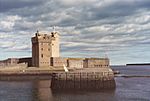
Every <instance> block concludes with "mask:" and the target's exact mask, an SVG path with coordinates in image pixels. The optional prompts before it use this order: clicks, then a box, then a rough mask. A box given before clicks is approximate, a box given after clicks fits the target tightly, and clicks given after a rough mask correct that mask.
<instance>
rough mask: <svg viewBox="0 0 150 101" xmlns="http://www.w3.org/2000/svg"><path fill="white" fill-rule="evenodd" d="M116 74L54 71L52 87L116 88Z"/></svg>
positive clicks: (72, 88) (60, 88)
mask: <svg viewBox="0 0 150 101" xmlns="http://www.w3.org/2000/svg"><path fill="white" fill-rule="evenodd" d="M115 86H116V84H115V80H114V75H113V74H112V73H110V72H72V73H54V74H53V77H52V83H51V88H52V89H54V90H78V89H80V90H101V89H114V88H115Z"/></svg>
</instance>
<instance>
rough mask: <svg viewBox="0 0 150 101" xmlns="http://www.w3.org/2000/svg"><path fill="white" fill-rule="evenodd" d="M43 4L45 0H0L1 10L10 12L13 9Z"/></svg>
mask: <svg viewBox="0 0 150 101" xmlns="http://www.w3.org/2000/svg"><path fill="white" fill-rule="evenodd" d="M41 4H43V0H0V12H8V11H10V10H13V9H19V8H24V7H29V8H30V7H33V6H38V5H41Z"/></svg>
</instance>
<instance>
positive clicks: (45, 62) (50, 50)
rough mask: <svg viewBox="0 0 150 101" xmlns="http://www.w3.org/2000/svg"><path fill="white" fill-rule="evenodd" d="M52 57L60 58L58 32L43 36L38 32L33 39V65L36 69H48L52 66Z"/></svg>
mask: <svg viewBox="0 0 150 101" xmlns="http://www.w3.org/2000/svg"><path fill="white" fill-rule="evenodd" d="M51 57H59V34H58V32H55V31H54V32H51V33H50V34H42V33H39V32H38V31H37V33H35V36H34V37H32V65H33V66H34V67H48V66H50V65H51V64H50V63H51V62H50V59H51Z"/></svg>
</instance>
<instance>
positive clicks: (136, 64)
mask: <svg viewBox="0 0 150 101" xmlns="http://www.w3.org/2000/svg"><path fill="white" fill-rule="evenodd" d="M138 65H140V66H141V65H144V66H145V65H146V66H147V65H149V66H150V63H135V64H126V66H138Z"/></svg>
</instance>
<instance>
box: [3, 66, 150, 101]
mask: <svg viewBox="0 0 150 101" xmlns="http://www.w3.org/2000/svg"><path fill="white" fill-rule="evenodd" d="M112 68H113V69H114V70H118V71H120V75H129V76H133V77H122V76H117V77H115V81H116V89H114V90H100V91H80V90H78V91H70V92H68V91H53V90H52V89H51V88H50V80H48V79H36V80H34V79H33V80H31V79H29V80H27V79H26V80H22V79H21V80H17V81H16V80H3V81H0V101H150V77H146V76H150V66H112ZM134 76H139V77H134Z"/></svg>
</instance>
